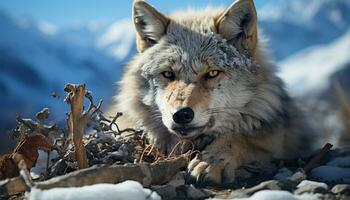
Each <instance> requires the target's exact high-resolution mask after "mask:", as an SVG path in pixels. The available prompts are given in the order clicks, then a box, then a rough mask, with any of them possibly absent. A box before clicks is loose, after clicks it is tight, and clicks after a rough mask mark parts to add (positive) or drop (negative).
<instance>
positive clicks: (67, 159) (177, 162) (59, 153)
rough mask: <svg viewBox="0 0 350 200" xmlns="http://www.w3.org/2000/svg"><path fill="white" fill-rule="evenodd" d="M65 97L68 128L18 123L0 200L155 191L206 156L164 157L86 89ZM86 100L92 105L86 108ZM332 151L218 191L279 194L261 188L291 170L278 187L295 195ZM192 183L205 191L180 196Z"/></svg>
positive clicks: (259, 168)
mask: <svg viewBox="0 0 350 200" xmlns="http://www.w3.org/2000/svg"><path fill="white" fill-rule="evenodd" d="M65 91H66V92H67V93H68V94H67V97H66V98H65V102H66V103H68V104H69V106H70V112H69V113H68V114H67V124H66V127H59V126H57V125H56V124H51V125H48V124H46V121H47V119H48V118H49V115H50V113H49V110H48V109H43V110H42V111H40V112H38V113H37V115H36V119H35V120H32V119H24V118H21V117H18V118H17V127H16V128H15V129H13V130H12V131H11V136H12V137H13V138H14V139H17V140H18V144H17V146H16V147H15V148H14V150H13V152H12V153H11V154H9V155H4V156H3V157H2V158H1V160H0V199H1V197H5V196H6V197H9V196H12V197H16V195H20V194H23V192H25V191H30V189H31V188H39V189H50V188H56V187H79V186H84V185H92V184H97V183H119V182H123V181H125V180H135V181H138V182H140V183H142V184H143V185H144V186H146V187H152V188H154V187H153V186H154V185H163V184H166V183H168V182H169V181H171V180H172V179H173V177H174V176H175V175H176V174H178V173H179V172H180V171H182V170H183V169H185V168H186V166H187V163H188V161H189V160H190V159H191V157H193V154H195V153H200V152H198V151H196V150H195V149H194V145H193V144H192V143H191V142H190V141H180V142H179V143H178V144H176V145H175V146H174V148H173V150H172V151H171V153H169V154H168V155H164V154H162V153H161V152H160V151H159V150H158V149H157V147H156V146H154V145H152V144H150V143H149V142H148V140H147V138H146V137H145V133H144V132H143V131H142V130H135V129H133V128H127V129H123V130H121V129H120V128H119V126H118V118H119V117H121V116H122V113H116V114H115V116H104V113H103V112H102V111H101V109H100V108H101V105H102V101H99V103H98V104H97V105H96V104H95V103H94V100H93V97H92V95H91V93H90V92H89V91H87V90H86V88H85V85H73V84H67V85H66V87H65ZM84 99H85V100H87V102H88V106H86V107H85V106H84ZM84 108H87V109H84ZM125 135H127V137H125ZM188 147H192V148H188ZM331 148H332V145H331V144H326V145H325V146H324V148H323V149H321V150H320V151H319V152H316V153H315V154H314V155H313V156H312V157H307V158H303V160H302V159H298V160H293V161H288V160H278V161H272V162H267V163H253V164H251V165H247V166H242V167H240V168H239V169H237V172H236V173H237V176H236V180H237V181H236V182H235V183H233V184H231V185H227V186H220V187H217V188H221V189H223V188H242V187H245V188H248V189H245V190H241V191H240V192H243V193H244V194H245V195H248V196H249V195H251V194H253V193H255V192H257V191H259V190H262V189H271V188H272V189H273V188H276V187H277V186H276V184H277V182H276V181H275V182H268V183H264V184H261V185H257V183H260V182H262V181H265V180H271V177H273V176H274V174H276V173H277V171H278V168H282V167H288V168H290V169H294V173H293V174H291V175H290V176H289V177H288V178H287V179H286V180H285V181H284V182H281V183H278V188H282V189H286V190H292V189H291V188H293V189H294V188H295V187H296V185H297V184H298V183H299V182H301V181H302V180H305V179H306V176H307V174H308V173H309V172H310V171H311V170H312V169H313V168H315V167H316V166H319V165H320V164H322V163H324V162H325V160H329V157H330V155H331V154H332V151H333V150H332V151H331ZM38 150H44V151H45V152H46V154H47V160H46V162H45V163H44V166H45V169H46V170H45V171H44V172H42V173H41V174H40V175H39V176H38V177H35V178H33V177H32V176H31V175H30V173H29V172H30V171H31V169H32V168H33V167H35V166H36V165H38V164H40V163H37V161H38V156H39V153H38ZM55 154H56V155H55ZM41 164H42V163H41ZM185 179H186V180H185ZM1 180H2V181H1ZM193 181H194V182H193ZM185 183H186V184H185ZM190 183H194V184H197V185H198V184H199V186H201V185H200V183H197V182H196V181H195V180H191V179H188V177H184V181H183V183H182V184H183V186H182V187H181V186H180V189H179V191H180V193H181V191H182V190H184V188H185V189H186V191H185V193H186V195H185V196H186V197H189V194H187V193H188V192H189V191H192V190H193V186H190V185H188V184H190ZM252 186H254V187H252ZM162 187H163V186H161V187H159V188H160V189H161V188H162ZM164 187H167V185H165V186H164ZM159 188H158V189H159ZM181 188H182V189H181ZM157 192H159V193H161V192H162V191H161V190H158V191H157ZM197 192H198V191H197ZM182 193H183V191H182ZM163 195H164V194H163ZM206 195H208V194H206ZM210 195H212V194H210ZM210 195H209V196H210ZM165 196H166V194H165ZM180 196H181V194H180ZM209 196H206V197H209Z"/></svg>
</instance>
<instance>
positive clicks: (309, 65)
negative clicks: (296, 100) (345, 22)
mask: <svg viewBox="0 0 350 200" xmlns="http://www.w3.org/2000/svg"><path fill="white" fill-rule="evenodd" d="M349 52H350V31H348V32H347V33H346V34H345V35H343V36H342V37H341V38H339V39H337V40H336V41H335V42H333V43H331V44H327V45H319V46H315V47H311V48H308V49H306V50H303V51H301V52H299V53H297V54H296V55H294V56H291V57H289V58H287V59H285V60H283V61H282V62H280V63H279V66H280V67H281V70H280V72H279V76H280V77H281V78H282V79H283V80H284V81H285V82H286V83H287V88H288V90H289V91H290V92H291V93H292V94H293V95H295V96H300V95H303V94H306V93H310V92H311V93H315V94H317V92H319V91H321V90H323V89H326V87H327V86H328V85H329V79H328V78H329V77H330V75H331V74H333V73H334V72H336V71H337V70H339V69H341V67H343V65H345V64H346V63H348V62H350V57H349Z"/></svg>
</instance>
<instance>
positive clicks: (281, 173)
mask: <svg viewBox="0 0 350 200" xmlns="http://www.w3.org/2000/svg"><path fill="white" fill-rule="evenodd" d="M292 175H293V172H292V171H290V170H289V169H287V168H285V167H284V168H281V169H279V170H278V172H277V174H276V175H275V176H274V179H276V180H278V181H284V180H286V179H287V178H288V177H290V176H292Z"/></svg>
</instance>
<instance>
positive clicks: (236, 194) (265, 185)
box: [229, 180, 281, 199]
mask: <svg viewBox="0 0 350 200" xmlns="http://www.w3.org/2000/svg"><path fill="white" fill-rule="evenodd" d="M280 189H281V188H280V186H279V182H278V181H276V180H270V181H265V182H262V183H260V184H259V185H256V186H254V187H251V188H248V189H240V190H234V191H232V192H231V194H230V195H229V198H231V199H234V198H245V197H249V196H251V195H252V194H254V193H256V192H258V191H260V190H280Z"/></svg>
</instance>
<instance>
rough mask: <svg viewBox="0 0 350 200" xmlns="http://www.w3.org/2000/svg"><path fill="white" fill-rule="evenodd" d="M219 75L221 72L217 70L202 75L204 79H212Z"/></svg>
mask: <svg viewBox="0 0 350 200" xmlns="http://www.w3.org/2000/svg"><path fill="white" fill-rule="evenodd" d="M220 73H221V71H219V70H211V71H210V72H208V73H206V74H205V75H204V78H205V79H212V78H215V77H217V76H218V75H219V74H220Z"/></svg>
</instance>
